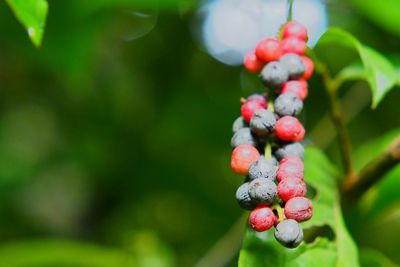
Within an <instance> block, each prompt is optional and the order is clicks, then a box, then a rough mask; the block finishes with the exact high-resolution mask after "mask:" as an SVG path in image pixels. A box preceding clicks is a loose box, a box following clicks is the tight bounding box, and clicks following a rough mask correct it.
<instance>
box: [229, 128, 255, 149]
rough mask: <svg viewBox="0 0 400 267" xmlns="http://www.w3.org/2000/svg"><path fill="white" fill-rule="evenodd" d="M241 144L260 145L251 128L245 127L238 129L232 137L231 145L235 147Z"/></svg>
mask: <svg viewBox="0 0 400 267" xmlns="http://www.w3.org/2000/svg"><path fill="white" fill-rule="evenodd" d="M240 145H251V146H254V147H257V146H258V140H257V137H255V136H254V135H253V133H252V132H251V130H250V128H248V127H245V128H242V129H239V130H237V131H236V132H235V133H234V134H233V136H232V139H231V147H232V148H235V147H237V146H240Z"/></svg>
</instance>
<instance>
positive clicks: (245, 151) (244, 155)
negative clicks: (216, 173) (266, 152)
mask: <svg viewBox="0 0 400 267" xmlns="http://www.w3.org/2000/svg"><path fill="white" fill-rule="evenodd" d="M259 156H260V153H259V152H258V150H257V149H256V148H255V147H253V146H250V145H239V146H237V147H236V148H235V149H234V150H233V151H232V157H231V168H232V170H233V171H234V172H235V173H237V174H240V175H247V174H248V171H249V167H250V165H251V163H253V161H255V160H257V159H258V157H259Z"/></svg>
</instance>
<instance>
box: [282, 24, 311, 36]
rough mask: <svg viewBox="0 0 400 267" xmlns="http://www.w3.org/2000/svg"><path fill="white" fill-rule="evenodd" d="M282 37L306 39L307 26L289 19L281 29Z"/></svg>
mask: <svg viewBox="0 0 400 267" xmlns="http://www.w3.org/2000/svg"><path fill="white" fill-rule="evenodd" d="M282 37H283V38H288V37H295V38H298V39H300V40H303V41H307V39H308V35H307V28H306V27H304V26H303V25H302V24H300V23H298V22H296V21H290V22H288V23H286V24H285V26H284V27H283V30H282Z"/></svg>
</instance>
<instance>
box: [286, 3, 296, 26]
mask: <svg viewBox="0 0 400 267" xmlns="http://www.w3.org/2000/svg"><path fill="white" fill-rule="evenodd" d="M293 2H294V0H288V3H289V9H288V15H287V19H286V21H291V20H292V13H293Z"/></svg>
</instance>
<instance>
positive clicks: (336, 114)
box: [316, 63, 355, 181]
mask: <svg viewBox="0 0 400 267" xmlns="http://www.w3.org/2000/svg"><path fill="white" fill-rule="evenodd" d="M316 69H318V70H319V72H320V73H321V75H322V79H323V82H324V85H325V89H326V92H327V95H328V98H329V104H330V113H331V117H332V122H333V125H334V126H335V128H336V132H337V134H338V138H339V144H340V152H341V155H342V163H343V168H344V171H345V173H346V177H347V178H346V179H348V180H350V181H353V180H354V179H355V172H354V168H353V162H352V159H351V145H350V138H349V135H348V133H347V129H346V127H345V123H344V118H343V114H342V111H341V107H340V102H339V99H338V97H337V94H336V93H337V90H338V88H339V87H340V85H341V80H334V79H332V78H331V75H330V73H329V70H328V68H327V67H326V66H325V65H323V64H321V63H319V64H318V68H316Z"/></svg>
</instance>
